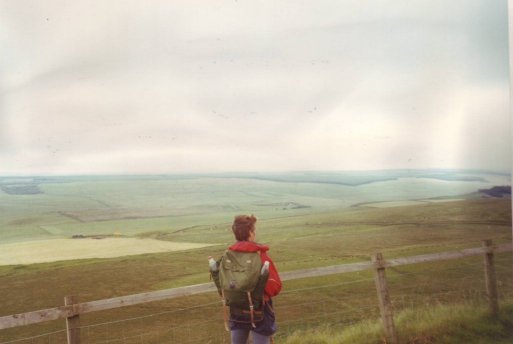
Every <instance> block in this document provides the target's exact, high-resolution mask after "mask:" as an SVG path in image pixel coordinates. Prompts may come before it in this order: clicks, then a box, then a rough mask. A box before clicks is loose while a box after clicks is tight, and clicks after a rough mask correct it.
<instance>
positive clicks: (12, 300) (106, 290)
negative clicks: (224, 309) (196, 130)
mask: <svg viewBox="0 0 513 344" xmlns="http://www.w3.org/2000/svg"><path fill="white" fill-rule="evenodd" d="M16 197H17V196H16ZM208 216H209V215H205V217H204V218H203V220H204V221H205V222H206V221H207V219H208ZM257 216H258V214H257ZM230 219H231V218H230ZM140 221H141V223H140V224H141V225H144V220H142V219H141V220H140ZM152 221H154V220H151V221H149V220H148V222H147V225H148V226H151V224H152ZM155 221H157V220H156V219H155ZM159 221H162V228H157V229H158V230H153V231H147V232H146V233H142V234H141V235H140V236H141V237H149V238H156V239H159V240H167V241H172V242H173V241H176V242H204V243H210V244H215V245H216V246H212V247H208V248H199V249H195V250H189V251H183V252H164V253H153V254H143V255H137V256H126V257H117V258H110V259H83V260H69V261H61V262H53V263H44V264H32V265H12V266H3V267H0V295H2V298H0V316H2V315H8V314H15V313H21V312H28V311H32V310H38V309H44V308H51V307H56V306H59V305H62V304H63V298H64V296H66V295H76V296H78V298H79V300H80V301H81V302H86V301H93V300H99V299H104V298H110V297H116V296H123V295H130V294H135V293H142V292H146V291H151V290H158V289H163V288H172V287H177V286H185V285H190V284H196V283H205V282H207V281H208V273H207V264H206V257H208V256H209V255H214V256H219V255H221V254H222V252H223V251H224V249H225V247H226V245H227V244H229V243H231V242H232V240H233V236H232V234H231V232H230V230H229V223H228V222H227V218H225V217H222V216H219V219H218V221H217V222H210V223H208V224H205V225H202V224H201V222H202V221H200V224H197V225H194V226H190V227H187V228H180V229H175V228H172V229H169V228H165V221H163V220H162V219H159ZM228 221H229V219H228ZM257 227H258V239H259V241H261V242H264V243H268V244H270V245H271V251H270V255H271V257H272V258H273V260H274V261H275V262H276V264H277V266H278V269H279V271H282V272H284V271H290V270H296V269H301V268H309V267H316V266H326V265H333V264H343V263H348V262H355V261H367V260H369V259H370V255H371V254H372V253H375V252H377V251H381V252H383V254H384V256H385V259H387V258H391V257H399V256H411V255H417V254H423V253H431V252H442V251H447V250H455V249H461V248H467V247H476V246H480V245H481V240H484V239H489V238H492V239H493V240H494V242H495V243H503V242H511V202H510V200H506V199H477V200H465V201H458V202H449V203H433V204H424V205H416V206H410V207H395V208H387V209H372V208H349V209H341V210H338V211H323V212H320V211H317V212H315V213H308V214H297V213H296V214H294V216H284V215H283V216H277V217H274V218H266V217H263V218H260V219H259V221H258V222H257ZM153 229H155V227H153ZM496 264H497V276H498V284H499V289H500V297H501V300H510V299H511V298H513V295H512V294H513V289H512V288H511V285H512V284H513V276H512V275H511V254H510V253H507V254H501V255H498V256H497V257H496ZM387 278H388V281H389V286H390V289H391V295H392V300H393V302H394V305H395V306H396V307H397V311H398V313H397V314H398V318H397V321H398V324H400V319H401V318H400V316H401V314H402V311H403V310H404V312H405V314H407V310H408V309H414V310H415V309H418V308H419V307H420V308H422V307H425V306H426V305H431V306H439V305H452V304H461V303H465V302H471V301H473V300H482V299H483V298H484V295H483V293H484V291H483V289H484V282H483V271H482V257H470V258H465V259H460V260H454V261H446V262H438V263H436V264H418V265H411V266H403V267H400V268H398V269H389V270H387ZM312 300H313V301H312ZM275 306H276V307H275V308H276V309H277V312H278V323H279V325H280V328H281V330H280V335H285V334H287V333H289V332H290V331H295V330H304V329H305V327H306V326H313V325H314V324H315V323H316V322H318V321H320V322H322V323H325V324H331V325H333V326H335V325H336V324H340V323H343V324H347V323H350V322H359V321H362V320H363V321H365V320H366V319H375V318H377V317H378V315H379V314H378V313H379V310H378V309H377V302H376V291H375V287H374V281H373V275H372V272H370V271H367V272H358V273H351V274H343V275H334V276H326V277H322V278H311V279H302V280H294V281H287V282H285V283H284V289H283V292H282V294H280V295H279V296H278V297H277V298H276V299H275ZM190 307H195V308H192V309H191V308H190ZM182 309H187V310H182ZM161 313H162V315H159V316H152V315H154V314H161ZM141 316H147V318H144V319H141V320H131V321H122V322H120V323H119V324H118V325H94V324H102V323H109V322H112V321H119V320H122V319H139V318H140V317H141ZM505 316H506V317H510V319H511V314H510V313H507V314H506V315H505ZM81 324H82V325H83V326H84V327H85V328H87V333H88V335H90V340H89V339H87V340H84V343H91V344H92V343H97V342H100V341H105V340H109V339H111V338H116V337H118V338H119V336H126V337H130V336H133V337H134V338H137V339H136V340H138V341H134V342H137V343H140V341H141V339H140V337H137V336H140V335H145V340H144V343H148V344H149V343H155V344H157V343H166V342H183V340H184V338H191V340H196V341H195V342H194V343H198V342H205V336H209V334H216V336H218V337H216V339H215V340H214V339H213V341H212V343H222V342H223V339H222V338H223V336H224V338H225V337H226V335H225V334H224V333H223V329H222V328H223V325H222V313H221V308H220V306H219V299H218V297H217V295H215V293H211V294H204V295H197V296H190V297H185V298H181V299H176V300H169V301H165V302H154V303H148V304H144V305H139V306H133V307H126V308H120V309H116V310H111V311H104V312H96V313H90V314H86V315H84V316H81ZM93 325H94V326H93ZM63 326H64V322H63V321H55V322H49V323H44V324H40V325H36V326H28V327H22V328H21V327H20V328H14V329H10V330H5V331H1V332H0V335H1V338H2V340H10V339H17V338H23V337H28V336H30V335H37V334H41V333H46V332H51V331H56V330H61V329H62V328H63ZM369 326H370V325H369ZM412 331H417V330H412ZM497 331H498V330H497ZM85 332H86V331H85ZM492 332H493V331H492ZM499 332H500V331H499ZM499 332H497V333H499ZM56 336H57V335H56ZM195 338H196V339H195ZM209 338H210V337H209ZM43 340H44V341H43V342H44V343H47V342H48V341H49V340H50V337H48V338H47V337H45V338H43ZM50 341H51V342H52V343H53V342H56V343H57V342H61V341H60V339H59V338H51V340H50ZM0 342H1V341H0ZM34 343H37V342H34ZM126 343H130V341H128V340H127V341H126ZM311 343H314V342H311ZM419 343H421V342H419Z"/></svg>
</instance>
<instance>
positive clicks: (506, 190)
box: [478, 186, 511, 198]
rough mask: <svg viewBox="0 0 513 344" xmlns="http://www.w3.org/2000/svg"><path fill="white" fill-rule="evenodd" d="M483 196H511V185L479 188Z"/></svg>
mask: <svg viewBox="0 0 513 344" xmlns="http://www.w3.org/2000/svg"><path fill="white" fill-rule="evenodd" d="M478 193H479V194H480V195H481V197H494V198H511V186H494V187H492V188H490V189H479V191H478Z"/></svg>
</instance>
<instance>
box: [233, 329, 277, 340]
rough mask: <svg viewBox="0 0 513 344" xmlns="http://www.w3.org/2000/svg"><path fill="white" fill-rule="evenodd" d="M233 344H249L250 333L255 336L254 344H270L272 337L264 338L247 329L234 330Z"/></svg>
mask: <svg viewBox="0 0 513 344" xmlns="http://www.w3.org/2000/svg"><path fill="white" fill-rule="evenodd" d="M231 332H232V333H231V334H232V344H246V343H247V342H248V337H249V332H251V334H252V335H253V344H269V343H271V336H264V335H261V334H258V333H256V332H253V331H250V330H246V329H236V330H232V331H231Z"/></svg>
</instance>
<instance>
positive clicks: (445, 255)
mask: <svg viewBox="0 0 513 344" xmlns="http://www.w3.org/2000/svg"><path fill="white" fill-rule="evenodd" d="M511 250H512V244H511V243H509V244H502V245H498V246H493V245H492V241H491V240H485V241H483V245H482V247H478V248H470V249H464V250H460V251H452V252H442V253H434V254H425V255H418V256H413V257H406V258H395V259H389V260H385V259H384V257H383V255H382V254H381V253H376V254H374V255H373V256H372V260H371V261H369V262H360V263H351V264H343V265H335V266H327V267H320V268H312V269H304V270H297V271H288V272H284V273H281V274H280V276H281V278H282V280H283V281H287V280H294V279H300V278H308V277H319V276H327V275H332V274H342V273H348V272H356V271H364V270H371V269H372V270H374V272H375V283H376V290H377V295H378V301H379V307H380V311H381V317H382V320H383V326H384V330H385V334H386V337H387V343H391V344H394V343H397V342H398V341H397V334H396V330H395V327H394V317H393V311H392V307H391V301H390V295H389V290H388V286H387V279H386V269H387V268H389V267H395V266H401V265H410V264H417V263H425V262H434V261H441V260H450V259H458V258H463V257H469V256H475V255H483V257H484V270H485V271H484V273H485V278H486V292H487V296H488V300H489V307H490V312H491V314H492V315H497V313H498V310H499V303H498V297H497V295H498V294H497V284H496V277H495V268H494V253H501V252H508V251H511ZM215 290H216V288H215V286H214V284H213V283H204V284H197V285H192V286H186V287H180V288H172V289H165V290H158V291H152V292H148V293H141V294H134V295H128V296H122V297H114V298H110V299H104V300H97V301H91V302H83V303H80V302H79V301H78V300H77V299H76V298H75V297H74V296H66V297H65V299H64V306H61V307H55V308H49V309H43V310H38V311H33V312H27V313H20V314H13V315H7V316H2V317H0V330H2V329H7V328H13V327H18V326H26V325H31V324H37V323H41V322H45V321H51V320H57V319H66V331H67V338H68V344H79V343H80V315H81V314H86V313H90V312H97V311H102V310H107V309H113V308H119V307H125V306H133V305H137V304H141V303H146V302H152V301H160V300H168V299H173V298H178V297H182V296H187V295H195V294H202V293H208V292H213V291H215Z"/></svg>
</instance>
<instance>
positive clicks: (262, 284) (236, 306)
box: [211, 215, 281, 344]
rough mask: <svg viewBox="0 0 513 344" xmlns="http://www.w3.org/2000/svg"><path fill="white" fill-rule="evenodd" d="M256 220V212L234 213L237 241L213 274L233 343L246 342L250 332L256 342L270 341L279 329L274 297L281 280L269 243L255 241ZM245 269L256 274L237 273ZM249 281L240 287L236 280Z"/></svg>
mask: <svg viewBox="0 0 513 344" xmlns="http://www.w3.org/2000/svg"><path fill="white" fill-rule="evenodd" d="M256 221H257V219H256V217H255V216H253V215H239V216H236V217H235V219H234V221H233V225H232V231H233V234H234V235H235V239H236V240H237V242H236V243H235V244H233V245H231V246H230V247H229V248H228V250H227V251H226V252H225V254H224V255H223V257H222V258H221V260H220V261H219V262H218V265H217V267H219V270H220V271H217V273H213V274H212V276H213V278H214V281H215V283H216V286H217V287H218V290H219V293H220V295H221V296H222V297H223V302H224V303H225V307H224V309H225V327H226V328H227V330H230V331H231V342H232V344H246V343H247V340H248V337H249V333H250V332H251V334H252V337H253V343H254V344H269V343H271V342H272V336H273V334H274V333H275V332H276V323H275V317H274V310H273V303H272V299H271V298H272V297H274V296H276V295H278V293H279V292H280V290H281V280H280V276H279V275H278V271H277V270H276V267H275V266H274V263H273V261H272V260H271V258H270V257H269V256H268V255H267V251H268V250H269V246H266V245H261V244H258V243H257V242H256V228H255V223H256ZM253 257H255V258H254V259H253ZM217 267H216V268H217ZM216 268H214V269H216ZM242 270H245V272H244V274H247V275H249V274H253V276H254V277H248V276H243V277H239V276H238V275H236V274H237V273H239V274H241V272H240V271H242ZM211 271H212V269H211ZM253 271H254V272H253ZM231 274H233V275H231ZM247 280H251V281H252V282H247ZM246 282H247V283H249V284H248V285H249V286H246V287H242V286H240V287H241V289H240V290H241V291H239V289H238V287H239V286H238V285H237V284H242V283H246ZM246 290H249V291H246ZM246 294H247V295H246ZM228 310H229V312H228ZM228 313H229V319H228Z"/></svg>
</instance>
